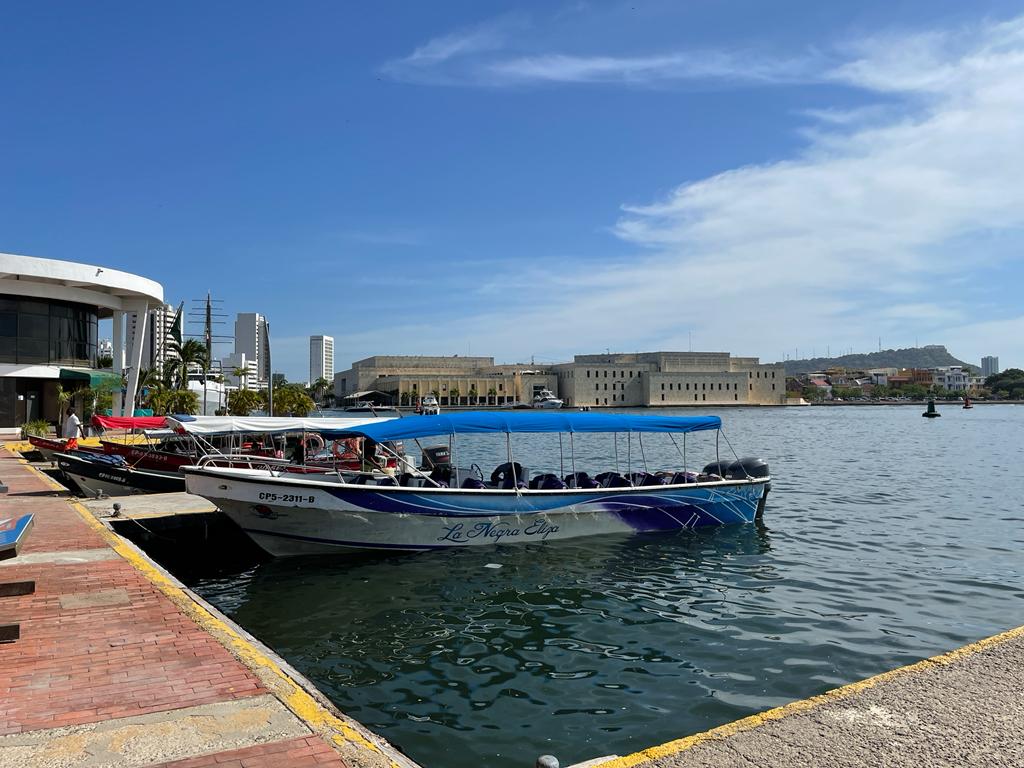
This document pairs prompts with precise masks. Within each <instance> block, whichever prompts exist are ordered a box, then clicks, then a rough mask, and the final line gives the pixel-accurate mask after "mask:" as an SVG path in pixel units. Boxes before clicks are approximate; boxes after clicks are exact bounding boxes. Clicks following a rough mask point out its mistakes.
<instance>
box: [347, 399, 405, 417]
mask: <svg viewBox="0 0 1024 768" xmlns="http://www.w3.org/2000/svg"><path fill="white" fill-rule="evenodd" d="M345 413H368V414H371V415H372V416H397V415H398V409H397V408H395V406H393V405H375V404H374V403H371V402H369V401H366V402H360V403H356V404H355V405H350V406H348V407H347V408H346V409H345Z"/></svg>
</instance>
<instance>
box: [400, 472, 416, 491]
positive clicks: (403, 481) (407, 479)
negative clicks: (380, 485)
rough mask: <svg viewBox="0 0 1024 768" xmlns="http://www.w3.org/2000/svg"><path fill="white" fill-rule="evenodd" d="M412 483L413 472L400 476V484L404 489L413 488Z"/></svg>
mask: <svg viewBox="0 0 1024 768" xmlns="http://www.w3.org/2000/svg"><path fill="white" fill-rule="evenodd" d="M411 481H412V472H403V473H402V474H400V475H399V476H398V484H399V485H400V486H402V487H403V488H408V487H409V486H411V485H412V484H413V483H412V482H411Z"/></svg>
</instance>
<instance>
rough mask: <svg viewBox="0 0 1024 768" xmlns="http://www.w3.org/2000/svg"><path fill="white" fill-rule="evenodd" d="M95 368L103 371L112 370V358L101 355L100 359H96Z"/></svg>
mask: <svg viewBox="0 0 1024 768" xmlns="http://www.w3.org/2000/svg"><path fill="white" fill-rule="evenodd" d="M96 367H97V368H103V369H113V367H114V358H112V357H111V356H110V355H101V356H100V357H97V358H96Z"/></svg>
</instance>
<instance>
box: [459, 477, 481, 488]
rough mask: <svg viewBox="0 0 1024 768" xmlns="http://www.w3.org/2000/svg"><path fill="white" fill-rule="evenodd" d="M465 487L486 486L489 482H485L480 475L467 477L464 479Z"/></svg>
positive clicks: (463, 484)
mask: <svg viewBox="0 0 1024 768" xmlns="http://www.w3.org/2000/svg"><path fill="white" fill-rule="evenodd" d="M462 487H463V488H486V487H487V484H486V483H484V481H483V480H481V479H480V478H479V477H467V478H466V479H465V480H463V481H462Z"/></svg>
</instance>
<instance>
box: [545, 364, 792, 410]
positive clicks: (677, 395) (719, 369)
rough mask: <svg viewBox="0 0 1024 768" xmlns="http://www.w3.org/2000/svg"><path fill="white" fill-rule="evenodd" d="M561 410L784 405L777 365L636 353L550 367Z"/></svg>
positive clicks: (780, 368)
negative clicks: (583, 407)
mask: <svg viewBox="0 0 1024 768" xmlns="http://www.w3.org/2000/svg"><path fill="white" fill-rule="evenodd" d="M551 367H552V369H553V370H554V371H555V372H556V373H557V375H558V391H559V392H560V393H561V397H562V398H563V400H564V401H565V405H566V406H572V407H581V406H590V407H592V408H593V407H599V408H603V407H608V408H630V407H658V406H693V405H696V406H704V405H708V404H711V405H725V404H729V405H780V404H782V403H784V402H785V400H786V373H785V367H784V366H783V365H782V364H781V363H773V364H762V363H760V361H759V360H758V359H757V358H756V357H732V356H731V355H730V354H729V353H728V352H638V353H628V354H606V355H576V356H575V357H574V358H573V362H571V363H561V364H558V365H554V366H551Z"/></svg>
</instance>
